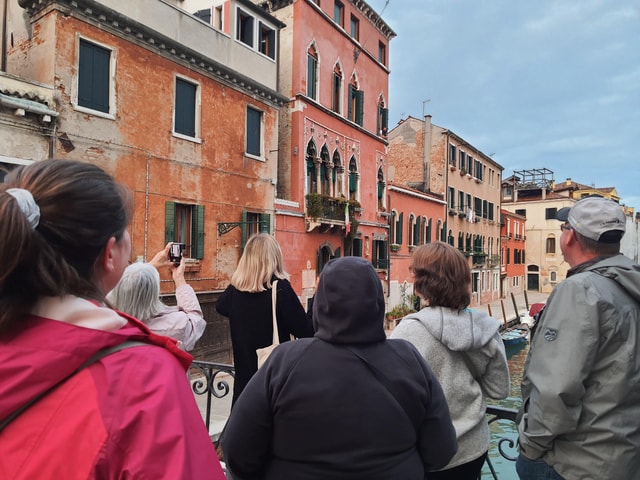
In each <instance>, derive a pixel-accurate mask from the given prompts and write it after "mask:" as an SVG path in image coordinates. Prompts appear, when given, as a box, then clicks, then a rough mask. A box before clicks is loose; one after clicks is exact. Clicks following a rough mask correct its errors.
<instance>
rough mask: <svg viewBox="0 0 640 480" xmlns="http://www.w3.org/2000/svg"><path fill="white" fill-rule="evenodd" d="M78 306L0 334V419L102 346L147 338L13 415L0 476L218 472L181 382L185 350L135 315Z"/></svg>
mask: <svg viewBox="0 0 640 480" xmlns="http://www.w3.org/2000/svg"><path fill="white" fill-rule="evenodd" d="M78 301H80V302H84V301H82V300H80V299H75V304H77V303H78ZM71 303H74V302H73V301H72V302H71ZM88 303H90V302H85V304H83V306H82V308H80V309H76V307H75V306H74V307H73V308H72V310H74V311H72V312H71V313H69V316H70V317H71V318H70V319H62V321H60V320H61V319H59V318H58V319H57V320H52V319H49V318H43V317H38V316H32V317H30V318H28V319H27V320H26V321H24V322H23V323H22V325H24V327H22V328H20V330H19V331H16V332H14V333H12V334H5V335H3V336H2V337H0V419H3V418H5V417H6V416H8V415H9V414H10V413H11V412H13V411H14V410H15V409H16V408H18V407H20V406H21V405H23V404H25V403H26V402H27V401H28V400H29V399H31V398H33V397H34V396H36V395H38V394H39V393H41V392H44V391H47V390H49V389H50V388H51V387H52V386H54V385H56V383H57V382H59V381H60V380H61V379H62V378H64V377H65V376H67V375H69V374H70V373H71V372H73V371H74V370H75V369H77V368H78V367H79V366H80V365H82V363H83V362H85V361H86V360H87V359H88V358H89V357H91V356H92V355H93V354H94V353H96V352H97V351H99V350H101V349H103V348H108V347H111V346H114V345H117V344H120V343H122V342H123V341H125V340H128V339H130V340H139V341H144V342H148V343H150V344H154V345H149V346H136V347H132V348H126V349H123V350H120V351H118V352H115V353H113V354H111V355H108V356H106V357H103V358H102V359H100V360H99V361H97V362H95V363H93V364H92V365H90V366H89V367H87V368H85V369H83V370H81V371H80V372H78V373H77V374H75V375H74V376H73V377H71V378H70V379H69V380H67V381H66V382H64V383H63V384H62V385H60V386H59V387H57V388H55V389H54V390H52V391H51V392H49V393H48V394H47V395H46V396H44V397H43V398H41V399H40V400H38V401H37V403H35V404H34V405H32V406H31V407H29V408H28V409H27V410H26V411H24V412H23V413H22V414H21V415H20V416H19V417H17V418H16V419H15V420H14V421H13V422H12V423H11V424H9V425H8V426H7V427H6V428H5V429H4V430H3V431H2V432H0V478H2V479H5V480H9V479H33V478H38V479H65V480H72V479H134V478H136V479H138V478H148V479H215V480H218V479H220V480H222V479H224V478H225V477H224V474H223V472H222V469H221V467H220V463H219V461H218V459H217V456H216V453H215V450H214V448H213V446H212V443H211V440H210V438H209V435H208V433H207V431H206V428H205V426H204V422H203V421H202V417H201V415H200V412H199V410H198V407H197V405H196V403H195V400H194V397H193V393H192V392H191V390H190V388H189V384H188V382H187V380H186V376H185V370H186V368H188V366H189V365H190V363H191V360H192V357H191V356H190V355H189V354H187V353H185V352H183V351H181V350H180V349H179V348H178V347H177V346H176V343H175V341H174V340H172V339H169V338H167V337H162V336H158V335H155V334H153V333H151V332H150V331H149V329H148V328H147V327H146V326H145V325H144V324H142V323H141V322H139V321H137V320H135V319H133V318H131V317H126V316H125V317H123V316H118V315H117V314H116V313H115V312H113V311H112V310H109V309H106V308H101V307H98V306H96V305H95V304H90V305H88V306H87V305H86V304H88ZM58 313H59V312H58ZM66 314H67V312H66V311H65V315H66ZM121 315H122V314H121ZM74 316H75V318H73V317H74ZM78 318H80V319H81V320H80V321H78ZM118 322H121V323H120V324H118ZM109 325H110V326H111V328H112V327H113V325H121V326H119V327H118V328H116V329H111V330H108V329H109V328H110V327H109ZM101 328H103V329H101ZM105 328H106V330H105Z"/></svg>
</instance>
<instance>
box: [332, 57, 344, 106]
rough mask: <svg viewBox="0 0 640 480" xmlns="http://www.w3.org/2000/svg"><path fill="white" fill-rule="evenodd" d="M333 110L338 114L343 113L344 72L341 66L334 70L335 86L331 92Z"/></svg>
mask: <svg viewBox="0 0 640 480" xmlns="http://www.w3.org/2000/svg"><path fill="white" fill-rule="evenodd" d="M331 93H332V95H331V110H333V111H334V112H336V113H341V112H342V101H341V100H342V70H340V65H336V66H335V68H334V69H333V86H332V91H331Z"/></svg>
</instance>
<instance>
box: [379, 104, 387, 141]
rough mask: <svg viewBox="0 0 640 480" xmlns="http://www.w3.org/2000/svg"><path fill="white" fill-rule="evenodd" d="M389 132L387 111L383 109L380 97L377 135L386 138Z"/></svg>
mask: <svg viewBox="0 0 640 480" xmlns="http://www.w3.org/2000/svg"><path fill="white" fill-rule="evenodd" d="M388 130H389V109H387V108H385V107H384V99H383V98H382V96H381V97H380V99H378V135H380V136H381V137H386V136H387V132H388Z"/></svg>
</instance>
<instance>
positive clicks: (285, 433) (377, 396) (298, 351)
mask: <svg viewBox="0 0 640 480" xmlns="http://www.w3.org/2000/svg"><path fill="white" fill-rule="evenodd" d="M384 308H385V305H384V296H383V292H382V284H381V282H380V279H379V278H378V274H377V273H376V271H375V270H374V268H373V266H372V265H371V263H370V262H368V261H366V260H364V259H362V258H358V257H344V258H338V259H334V260H331V261H330V262H329V263H328V264H327V265H326V266H325V268H324V270H323V271H322V275H321V276H320V281H319V284H318V288H317V291H316V296H315V302H314V305H313V322H314V327H315V329H316V334H315V337H314V338H305V339H300V340H296V341H294V342H287V343H286V344H282V345H280V346H279V347H278V348H276V349H275V351H274V352H273V353H272V354H271V356H270V357H269V359H268V360H267V362H266V363H265V365H264V366H263V367H262V368H261V369H260V370H258V373H257V374H256V375H254V376H253V378H252V379H251V380H250V381H249V383H248V384H247V386H246V388H245V390H244V391H243V393H242V395H240V397H239V398H238V400H237V402H236V404H235V406H234V408H233V411H232V413H231V416H230V418H229V422H228V424H227V427H226V430H225V433H224V435H223V437H222V439H221V442H222V447H223V450H224V452H225V459H226V461H227V466H228V468H229V469H230V471H231V472H232V473H233V477H234V479H240V480H249V479H265V480H269V479H296V480H313V479H318V480H319V479H323V480H326V479H341V480H351V479H367V480H378V479H379V480H382V479H384V480H392V479H402V480H413V479H416V480H417V479H420V480H422V479H423V478H424V476H425V472H426V471H429V470H436V469H439V468H442V467H444V466H445V465H447V463H448V462H449V460H450V459H451V458H452V457H453V455H454V454H455V453H456V450H457V444H456V433H455V430H454V427H453V424H452V422H451V417H450V415H449V409H448V407H447V403H446V400H445V397H444V394H443V392H442V388H441V387H440V384H439V383H438V380H437V379H436V377H435V376H434V374H433V372H432V371H431V369H430V368H429V366H428V365H427V364H426V362H425V361H424V359H423V358H422V356H421V355H420V354H419V353H418V351H417V350H416V349H415V348H414V347H413V345H411V344H410V343H409V342H407V341H405V340H387V338H386V336H385V332H384V327H383V320H384Z"/></svg>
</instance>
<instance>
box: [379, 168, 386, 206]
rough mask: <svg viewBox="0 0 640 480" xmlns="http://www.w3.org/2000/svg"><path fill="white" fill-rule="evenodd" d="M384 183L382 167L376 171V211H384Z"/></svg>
mask: <svg viewBox="0 0 640 480" xmlns="http://www.w3.org/2000/svg"><path fill="white" fill-rule="evenodd" d="M385 185H386V184H385V181H384V172H383V171H382V167H380V168H379V169H378V210H384V205H385V201H384V188H385Z"/></svg>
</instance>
